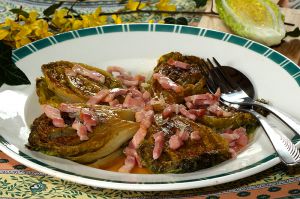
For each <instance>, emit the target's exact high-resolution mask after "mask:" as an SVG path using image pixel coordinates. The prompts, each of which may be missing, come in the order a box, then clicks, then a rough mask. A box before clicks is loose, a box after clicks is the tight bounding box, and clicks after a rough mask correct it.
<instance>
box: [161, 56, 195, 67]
mask: <svg viewBox="0 0 300 199" xmlns="http://www.w3.org/2000/svg"><path fill="white" fill-rule="evenodd" d="M167 63H168V64H169V65H171V66H175V67H177V68H182V69H189V68H190V67H191V65H190V64H188V63H185V62H182V61H175V60H174V59H172V58H170V59H169V60H168V62H167Z"/></svg>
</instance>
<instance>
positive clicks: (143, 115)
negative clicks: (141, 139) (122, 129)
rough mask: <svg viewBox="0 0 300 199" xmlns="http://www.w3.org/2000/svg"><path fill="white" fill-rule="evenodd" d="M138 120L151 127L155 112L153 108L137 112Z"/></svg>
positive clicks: (136, 117)
mask: <svg viewBox="0 0 300 199" xmlns="http://www.w3.org/2000/svg"><path fill="white" fill-rule="evenodd" d="M135 120H136V122H141V125H143V126H144V127H146V128H149V127H150V126H151V124H152V122H153V120H154V112H153V110H147V111H146V110H141V111H137V112H136V113H135Z"/></svg>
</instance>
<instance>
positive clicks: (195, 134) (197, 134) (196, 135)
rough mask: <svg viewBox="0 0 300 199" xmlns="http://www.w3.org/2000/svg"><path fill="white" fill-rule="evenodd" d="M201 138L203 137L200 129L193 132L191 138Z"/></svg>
mask: <svg viewBox="0 0 300 199" xmlns="http://www.w3.org/2000/svg"><path fill="white" fill-rule="evenodd" d="M200 139H201V137H200V135H199V131H193V132H192V133H191V140H200Z"/></svg>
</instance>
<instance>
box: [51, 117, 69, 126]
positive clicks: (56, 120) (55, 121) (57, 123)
mask: <svg viewBox="0 0 300 199" xmlns="http://www.w3.org/2000/svg"><path fill="white" fill-rule="evenodd" d="M52 123H53V125H54V126H56V127H65V126H66V124H65V121H64V120H63V119H62V118H53V119H52Z"/></svg>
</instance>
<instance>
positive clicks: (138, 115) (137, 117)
mask: <svg viewBox="0 0 300 199" xmlns="http://www.w3.org/2000/svg"><path fill="white" fill-rule="evenodd" d="M144 117H145V113H144V111H137V112H136V113H135V121H136V122H141V121H142V120H143V118H144Z"/></svg>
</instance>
